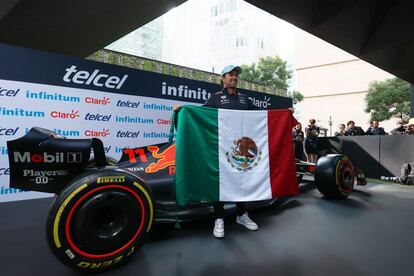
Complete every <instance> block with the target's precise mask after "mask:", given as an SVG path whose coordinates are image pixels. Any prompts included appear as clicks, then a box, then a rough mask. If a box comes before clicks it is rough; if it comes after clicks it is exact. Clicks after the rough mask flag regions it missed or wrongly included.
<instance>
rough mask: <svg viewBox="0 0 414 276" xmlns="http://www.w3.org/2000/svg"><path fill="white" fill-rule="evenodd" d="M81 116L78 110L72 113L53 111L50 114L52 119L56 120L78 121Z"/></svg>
mask: <svg viewBox="0 0 414 276" xmlns="http://www.w3.org/2000/svg"><path fill="white" fill-rule="evenodd" d="M79 116H80V115H79V111H77V110H72V112H61V111H52V112H51V113H50V117H52V118H54V119H76V118H78V117H79Z"/></svg>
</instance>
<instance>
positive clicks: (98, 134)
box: [84, 128, 111, 137]
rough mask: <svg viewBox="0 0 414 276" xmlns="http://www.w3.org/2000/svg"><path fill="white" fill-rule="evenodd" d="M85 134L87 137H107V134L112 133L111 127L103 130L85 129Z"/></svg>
mask: <svg viewBox="0 0 414 276" xmlns="http://www.w3.org/2000/svg"><path fill="white" fill-rule="evenodd" d="M84 134H85V136H87V137H106V136H109V135H111V133H110V131H109V129H105V128H104V129H103V130H102V131H96V130H85V132H84Z"/></svg>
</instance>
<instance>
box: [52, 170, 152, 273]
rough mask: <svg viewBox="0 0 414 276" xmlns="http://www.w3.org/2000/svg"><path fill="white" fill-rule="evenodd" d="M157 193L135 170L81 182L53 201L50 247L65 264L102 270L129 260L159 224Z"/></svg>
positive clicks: (89, 177)
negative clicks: (153, 224) (154, 222)
mask: <svg viewBox="0 0 414 276" xmlns="http://www.w3.org/2000/svg"><path fill="white" fill-rule="evenodd" d="M153 202H154V200H153V196H152V192H151V189H150V188H149V187H148V186H147V185H146V184H145V183H144V182H143V181H142V180H141V179H139V178H137V177H136V176H135V175H133V174H131V173H130V172H128V171H126V170H124V169H120V168H112V169H102V170H96V171H95V172H93V171H92V172H90V173H89V174H88V175H84V176H83V177H82V176H81V177H79V178H77V179H75V180H74V181H73V182H72V183H71V184H69V185H68V186H67V187H66V188H65V189H64V190H63V191H62V193H61V194H59V195H58V196H57V198H56V199H55V201H54V202H53V204H52V206H51V208H50V211H49V216H48V220H47V223H46V234H47V240H48V243H49V247H50V249H51V250H52V252H53V253H54V255H55V256H56V257H57V258H58V259H59V260H60V261H61V262H63V263H64V264H66V265H68V266H70V267H72V268H76V269H80V270H83V271H95V272H96V271H101V270H106V269H109V268H112V267H115V266H117V265H119V264H121V263H122V262H124V261H126V260H127V259H128V258H129V257H130V256H131V255H132V253H134V252H135V251H137V250H138V249H139V248H140V247H141V246H142V245H143V243H144V239H145V237H146V236H147V233H149V232H150V231H151V227H152V223H153V221H154V211H155V209H154V206H153Z"/></svg>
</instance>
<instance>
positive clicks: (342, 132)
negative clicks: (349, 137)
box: [335, 124, 346, 136]
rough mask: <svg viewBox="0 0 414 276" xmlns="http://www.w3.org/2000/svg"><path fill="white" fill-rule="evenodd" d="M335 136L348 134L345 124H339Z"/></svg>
mask: <svg viewBox="0 0 414 276" xmlns="http://www.w3.org/2000/svg"><path fill="white" fill-rule="evenodd" d="M335 136H346V131H345V124H339V125H338V131H335Z"/></svg>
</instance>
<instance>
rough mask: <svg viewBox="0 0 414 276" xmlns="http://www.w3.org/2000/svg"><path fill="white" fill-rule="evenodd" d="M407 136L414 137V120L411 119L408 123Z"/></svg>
mask: <svg viewBox="0 0 414 276" xmlns="http://www.w3.org/2000/svg"><path fill="white" fill-rule="evenodd" d="M407 134H408V135H414V118H411V119H410V120H409V121H408V126H407Z"/></svg>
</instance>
